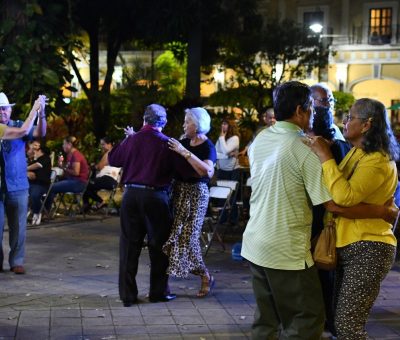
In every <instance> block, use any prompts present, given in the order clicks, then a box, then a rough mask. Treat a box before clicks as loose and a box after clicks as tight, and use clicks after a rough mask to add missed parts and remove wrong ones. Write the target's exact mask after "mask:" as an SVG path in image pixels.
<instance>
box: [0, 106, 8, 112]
mask: <svg viewBox="0 0 400 340" xmlns="http://www.w3.org/2000/svg"><path fill="white" fill-rule="evenodd" d="M8 108H9V106H0V111H7V110H8Z"/></svg>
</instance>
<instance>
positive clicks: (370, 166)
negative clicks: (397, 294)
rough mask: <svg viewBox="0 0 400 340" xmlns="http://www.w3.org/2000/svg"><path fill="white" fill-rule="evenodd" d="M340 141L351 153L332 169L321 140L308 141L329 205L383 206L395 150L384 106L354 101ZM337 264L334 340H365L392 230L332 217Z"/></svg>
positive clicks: (389, 255) (390, 251)
mask: <svg viewBox="0 0 400 340" xmlns="http://www.w3.org/2000/svg"><path fill="white" fill-rule="evenodd" d="M344 124H345V125H344V131H343V132H344V136H345V137H346V139H347V141H348V142H350V143H351V144H352V146H353V148H352V149H351V150H350V152H349V153H348V154H347V156H346V157H345V158H344V159H343V160H342V162H341V163H340V164H339V165H336V162H335V160H334V159H333V156H332V154H331V152H330V149H329V146H328V144H327V143H326V141H325V140H324V139H323V138H321V137H313V139H312V142H311V145H310V146H311V148H312V149H313V150H314V152H315V153H316V154H317V155H318V157H319V159H320V161H321V163H322V168H323V176H324V181H325V184H326V186H327V188H328V190H329V192H330V194H331V195H332V199H333V201H334V202H335V203H336V204H338V205H340V206H344V207H350V206H354V205H356V204H358V203H361V202H363V203H367V204H374V205H383V204H384V203H385V202H386V201H387V200H389V199H390V198H391V197H392V196H393V194H394V191H395V189H396V185H397V170H396V165H395V160H397V159H398V156H399V148H398V144H397V142H396V139H395V137H394V135H393V132H392V130H391V128H390V124H389V121H388V118H387V114H386V110H385V107H384V106H383V104H382V103H380V102H378V101H376V100H373V99H367V98H363V99H359V100H357V101H356V102H355V103H354V105H353V106H352V108H351V109H350V112H349V114H348V115H346V117H345V120H344ZM336 228H337V241H336V247H337V250H338V255H339V263H338V268H337V272H336V283H335V306H336V313H335V326H336V329H337V335H338V339H346V340H351V339H357V340H362V339H367V333H366V331H365V324H366V322H367V319H368V315H369V312H370V310H371V308H372V306H373V303H374V301H375V299H376V298H377V296H378V293H379V289H380V284H381V282H382V280H383V279H384V278H385V276H386V274H387V273H388V272H389V270H390V268H391V266H392V264H393V261H394V256H395V250H396V245H397V241H396V238H395V237H394V235H393V232H392V225H391V224H390V223H388V222H386V221H384V220H382V219H349V218H345V217H340V216H339V217H337V219H336Z"/></svg>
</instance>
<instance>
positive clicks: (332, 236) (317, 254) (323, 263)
mask: <svg viewBox="0 0 400 340" xmlns="http://www.w3.org/2000/svg"><path fill="white" fill-rule="evenodd" d="M355 150H356V149H355ZM355 150H354V152H355ZM354 152H353V154H354ZM352 156H353V155H352ZM352 156H350V157H352ZM364 156H365V154H364V155H362V156H361V157H360V158H359V159H358V160H357V161H356V162H355V164H354V166H353V168H352V169H351V172H350V174H349V175H348V176H347V180H349V179H350V178H351V176H353V174H354V171H355V170H356V167H357V165H358V163H359V162H360V160H361V158H363V157H364ZM311 246H312V248H313V249H314V250H313V251H312V256H313V260H314V263H315V266H316V267H317V268H318V269H323V270H333V269H335V268H336V264H337V252H336V224H335V220H334V216H333V215H332V214H331V213H328V223H327V224H326V226H325V227H324V229H322V231H321V232H320V234H319V235H317V236H315V238H314V239H313V240H312V241H311Z"/></svg>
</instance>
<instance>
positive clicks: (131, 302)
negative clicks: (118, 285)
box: [122, 299, 137, 307]
mask: <svg viewBox="0 0 400 340" xmlns="http://www.w3.org/2000/svg"><path fill="white" fill-rule="evenodd" d="M122 304H123V305H124V307H131V306H133V305H135V304H137V299H136V300H133V301H122Z"/></svg>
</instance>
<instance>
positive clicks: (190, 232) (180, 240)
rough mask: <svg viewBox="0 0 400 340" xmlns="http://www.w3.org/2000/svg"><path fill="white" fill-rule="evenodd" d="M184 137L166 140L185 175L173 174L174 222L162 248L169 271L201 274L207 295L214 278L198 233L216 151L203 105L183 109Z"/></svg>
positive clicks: (202, 294) (203, 292) (202, 293)
mask: <svg viewBox="0 0 400 340" xmlns="http://www.w3.org/2000/svg"><path fill="white" fill-rule="evenodd" d="M185 113H186V115H185V122H184V124H183V128H184V132H185V137H184V138H183V139H182V140H181V141H180V142H179V141H177V140H175V139H173V138H171V139H170V140H169V146H170V148H171V149H172V150H174V151H175V152H177V153H179V154H180V155H181V156H182V165H181V166H182V168H184V169H185V171H184V172H183V173H186V174H187V175H186V176H185V178H183V177H176V178H175V182H174V185H173V191H172V192H173V196H172V197H173V207H174V216H175V217H174V223H173V226H172V231H171V235H170V237H169V239H168V241H167V242H166V243H165V245H164V247H163V250H164V252H165V253H166V254H167V255H168V257H169V268H168V274H170V275H174V276H177V277H183V278H185V277H187V276H188V275H189V273H192V274H195V275H199V276H200V277H201V287H200V290H199V292H198V294H197V296H198V297H205V296H206V295H208V294H209V293H210V291H211V289H212V287H213V284H214V278H213V277H212V276H211V275H210V273H209V272H208V270H207V267H206V266H205V264H204V261H203V257H202V254H201V247H200V233H201V228H202V225H203V221H204V217H205V214H206V211H207V206H208V199H209V190H208V182H209V181H210V178H211V177H212V176H213V174H214V163H215V161H216V152H215V147H214V145H213V143H212V142H211V141H210V140H209V139H208V138H207V136H206V133H208V131H210V121H211V119H210V116H209V114H208V113H207V111H206V110H204V109H203V108H199V107H196V108H192V109H187V110H186V111H185Z"/></svg>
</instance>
